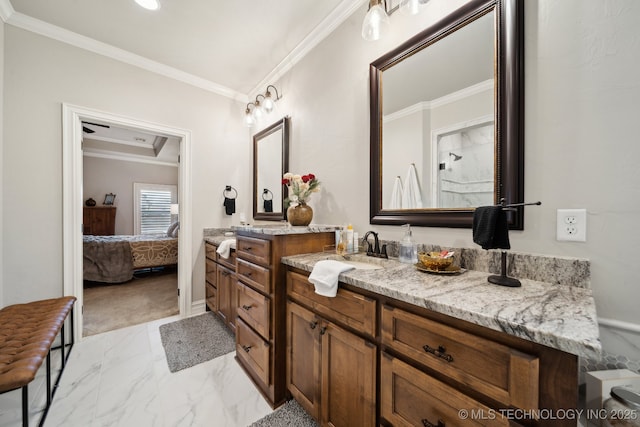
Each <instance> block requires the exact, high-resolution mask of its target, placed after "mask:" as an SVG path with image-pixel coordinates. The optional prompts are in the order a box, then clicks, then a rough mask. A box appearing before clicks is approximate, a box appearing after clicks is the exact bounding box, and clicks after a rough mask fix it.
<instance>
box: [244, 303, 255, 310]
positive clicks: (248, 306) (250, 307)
mask: <svg viewBox="0 0 640 427" xmlns="http://www.w3.org/2000/svg"><path fill="white" fill-rule="evenodd" d="M242 308H244V309H245V310H247V311H249V310H251V309H252V308H253V306H252V305H246V304H245V305H243V306H242Z"/></svg>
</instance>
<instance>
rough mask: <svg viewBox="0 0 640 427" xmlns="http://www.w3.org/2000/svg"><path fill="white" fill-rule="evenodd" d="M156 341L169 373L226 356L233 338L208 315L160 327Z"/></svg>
mask: <svg viewBox="0 0 640 427" xmlns="http://www.w3.org/2000/svg"><path fill="white" fill-rule="evenodd" d="M160 338H161V340H162V346H163V347H164V352H165V354H166V355H167V365H169V370H170V371H171V372H177V371H180V370H182V369H186V368H189V367H191V366H194V365H197V364H198V363H202V362H206V361H207V360H211V359H214V358H216V357H218V356H222V355H224V354H227V353H230V352H232V351H233V350H235V348H236V338H235V336H234V335H233V334H232V333H231V331H229V329H228V328H227V327H226V326H225V325H224V323H222V321H221V320H220V319H219V318H218V316H216V315H215V314H213V313H211V312H207V313H205V314H201V315H199V316H195V317H189V318H187V319H182V320H178V321H177V322H172V323H167V324H165V325H161V326H160Z"/></svg>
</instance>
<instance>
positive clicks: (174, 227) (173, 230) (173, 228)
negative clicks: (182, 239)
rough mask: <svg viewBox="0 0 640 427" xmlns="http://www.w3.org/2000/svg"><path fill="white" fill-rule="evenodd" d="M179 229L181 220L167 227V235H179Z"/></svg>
mask: <svg viewBox="0 0 640 427" xmlns="http://www.w3.org/2000/svg"><path fill="white" fill-rule="evenodd" d="M178 230H180V221H176V222H174V223H173V224H171V225H170V226H169V228H168V229H167V237H178Z"/></svg>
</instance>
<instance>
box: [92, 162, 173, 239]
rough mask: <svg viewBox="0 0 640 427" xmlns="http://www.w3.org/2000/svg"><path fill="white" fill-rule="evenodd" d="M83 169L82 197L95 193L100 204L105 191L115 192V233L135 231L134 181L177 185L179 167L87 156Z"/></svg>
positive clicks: (93, 196) (132, 232)
mask: <svg viewBox="0 0 640 427" xmlns="http://www.w3.org/2000/svg"><path fill="white" fill-rule="evenodd" d="M82 173H83V178H84V179H83V187H82V192H83V196H82V200H87V199H88V198H89V197H92V198H93V199H94V200H95V201H96V203H97V204H98V206H100V205H102V202H103V201H104V196H105V194H108V193H113V194H115V195H116V199H115V206H116V207H117V210H116V234H126V235H131V234H134V231H133V222H134V221H133V183H134V182H138V183H143V184H165V185H175V186H176V187H177V186H178V168H177V167H173V166H164V165H155V164H149V163H140V162H127V161H124V160H113V159H103V158H99V157H86V156H85V157H83V172H82Z"/></svg>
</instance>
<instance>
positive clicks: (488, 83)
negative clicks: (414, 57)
mask: <svg viewBox="0 0 640 427" xmlns="http://www.w3.org/2000/svg"><path fill="white" fill-rule="evenodd" d="M488 90H493V80H491V79H489V80H485V81H483V82H480V83H476V84H474V85H472V86H469V87H466V88H464V89H460V90H458V91H456V92H451V93H449V94H447V95H445V96H442V97H440V98H436V99H434V100H433V101H422V102H418V103H416V104H413V105H410V106H408V107H406V108H403V109H402V110H398V111H394V112H393V113H389V114H387V115H386V116H383V117H382V121H383V123H384V122H390V121H393V120H397V119H399V118H401V117H405V116H408V115H411V114H413V113H416V112H419V111H423V110H430V109H432V108H437V107H442V106H443V105H446V104H450V103H452V102H456V101H460V100H461V99H464V98H467V97H469V96H472V95H476V94H478V93H482V92H485V91H488Z"/></svg>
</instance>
